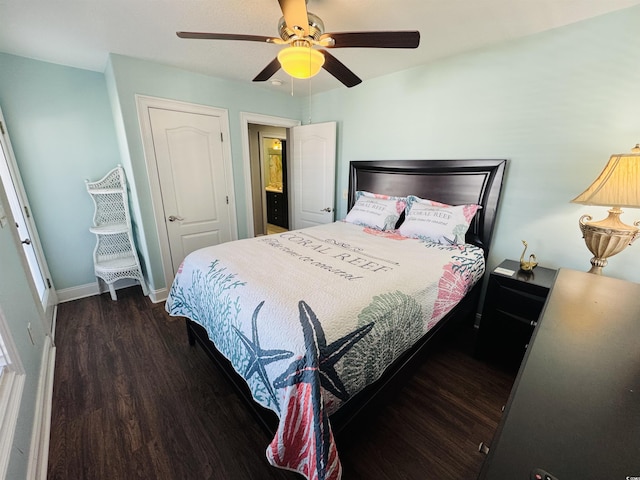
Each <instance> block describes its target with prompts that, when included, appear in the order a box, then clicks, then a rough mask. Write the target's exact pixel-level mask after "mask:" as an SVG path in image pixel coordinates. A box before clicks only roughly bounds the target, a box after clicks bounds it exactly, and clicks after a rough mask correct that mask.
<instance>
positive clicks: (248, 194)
mask: <svg viewBox="0 0 640 480" xmlns="http://www.w3.org/2000/svg"><path fill="white" fill-rule="evenodd" d="M250 123H255V124H258V125H266V126H269V127H284V128H291V127H297V126H299V125H301V122H300V120H294V119H291V118H284V117H273V116H271V115H262V114H260V113H250V112H240V133H241V135H242V169H243V170H244V192H245V204H246V213H247V219H246V222H247V237H249V238H251V237H253V236H255V231H254V228H253V192H252V191H251V148H250V145H249V124H250ZM287 148H290V147H289V146H287ZM287 158H289V157H287ZM290 188H291V185H289V189H290Z"/></svg>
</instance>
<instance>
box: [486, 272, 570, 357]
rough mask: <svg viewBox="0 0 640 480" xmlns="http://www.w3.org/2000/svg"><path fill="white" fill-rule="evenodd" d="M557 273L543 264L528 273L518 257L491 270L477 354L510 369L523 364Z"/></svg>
mask: <svg viewBox="0 0 640 480" xmlns="http://www.w3.org/2000/svg"><path fill="white" fill-rule="evenodd" d="M510 272H513V273H510ZM556 274H557V271H556V270H553V269H550V268H544V267H539V266H538V267H536V268H535V269H534V270H533V272H531V273H526V272H523V271H521V270H520V262H517V261H514V260H505V261H504V262H502V263H501V264H500V265H498V267H497V268H496V269H494V270H493V271H492V272H491V274H490V275H489V284H488V286H487V292H486V296H485V301H484V307H483V309H482V319H481V321H480V331H479V333H478V343H477V347H476V356H478V357H479V358H482V359H485V360H490V361H496V362H499V363H501V364H503V365H505V366H507V367H509V368H514V369H517V368H518V367H519V366H520V362H522V358H523V356H524V354H525V351H526V349H527V345H528V344H529V340H530V339H531V334H532V333H533V329H534V328H535V327H536V325H537V323H538V318H539V317H540V313H541V312H542V309H543V307H544V304H545V302H546V300H547V296H548V295H549V290H550V289H551V287H552V286H553V283H554V281H555V278H556Z"/></svg>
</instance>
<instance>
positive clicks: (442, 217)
mask: <svg viewBox="0 0 640 480" xmlns="http://www.w3.org/2000/svg"><path fill="white" fill-rule="evenodd" d="M480 208H482V207H481V206H480V205H457V206H452V205H447V204H444V203H439V202H435V201H433V200H426V199H422V198H419V197H416V196H414V195H409V196H408V197H407V209H406V211H405V219H404V222H402V225H400V228H399V230H398V231H399V232H400V235H402V236H404V237H410V238H421V239H423V240H427V241H430V242H435V243H439V244H441V245H462V244H464V243H465V234H466V233H467V230H469V225H470V224H471V221H472V220H473V217H474V215H475V214H476V212H477V211H478V210H479V209H480Z"/></svg>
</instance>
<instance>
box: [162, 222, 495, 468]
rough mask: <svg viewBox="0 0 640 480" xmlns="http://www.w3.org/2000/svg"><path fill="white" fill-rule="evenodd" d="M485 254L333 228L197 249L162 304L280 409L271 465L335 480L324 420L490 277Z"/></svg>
mask: <svg viewBox="0 0 640 480" xmlns="http://www.w3.org/2000/svg"><path fill="white" fill-rule="evenodd" d="M484 268H485V267H484V258H483V254H482V250H481V249H479V248H477V247H474V246H471V245H462V246H443V245H437V244H433V243H428V242H425V241H423V240H420V239H409V238H405V237H401V236H400V235H398V234H396V233H394V232H379V231H375V230H369V229H367V228H363V227H361V226H357V225H353V224H349V223H345V222H335V223H332V224H329V225H321V226H317V227H312V228H307V229H303V230H296V231H291V232H286V233H281V234H276V235H269V236H263V237H257V238H252V239H247V240H239V241H235V242H229V243H225V244H221V245H217V246H215V247H210V248H205V249H202V250H198V251H196V252H193V253H192V254H190V255H189V256H188V257H187V258H186V259H185V260H184V262H183V264H182V266H181V268H180V271H179V273H178V274H177V276H176V278H175V280H174V283H173V285H172V287H171V291H170V294H169V298H168V300H167V303H166V309H167V311H168V312H169V313H170V314H171V315H175V316H183V317H188V318H190V319H191V320H193V321H195V322H197V323H199V324H201V325H202V326H204V327H205V329H206V330H207V332H208V334H209V337H210V339H211V340H212V341H213V343H214V344H215V345H216V347H217V348H218V350H219V351H220V352H221V353H222V354H223V355H225V356H226V357H227V358H228V359H229V360H230V361H231V363H232V364H233V366H234V368H235V370H236V371H237V372H238V373H239V374H240V375H242V376H243V377H244V379H245V380H246V382H247V384H248V385H249V387H250V388H251V391H252V393H253V397H254V399H255V400H256V401H257V402H258V403H260V404H261V405H263V406H265V407H267V408H270V409H272V410H273V411H275V412H276V413H277V414H278V416H279V419H280V423H279V428H278V431H277V432H276V435H275V437H274V438H273V440H272V442H271V444H270V445H269V446H268V448H267V451H266V455H267V458H268V460H269V462H270V463H271V464H272V465H274V466H277V467H280V468H284V469H289V470H294V471H297V472H300V473H301V474H302V475H304V476H305V477H306V478H308V479H314V480H315V479H319V480H325V479H326V480H329V479H330V480H337V479H340V478H341V466H340V461H339V458H338V452H337V451H336V446H335V443H334V440H333V436H332V432H331V425H330V421H329V415H330V414H331V413H333V412H334V411H335V410H337V409H338V408H339V407H340V405H341V404H343V403H344V402H346V401H347V400H348V399H349V398H350V397H351V396H352V395H354V394H355V393H357V392H358V391H360V390H361V389H362V388H363V387H365V386H366V385H368V384H370V383H371V382H374V381H375V380H376V379H378V378H379V377H380V375H382V373H383V372H384V370H385V369H386V368H387V366H388V365H389V364H391V363H392V362H393V360H394V359H396V358H397V357H398V356H399V355H400V354H401V353H402V352H404V351H405V350H406V349H407V348H409V347H410V346H411V345H413V344H414V343H415V342H416V341H417V340H418V339H419V338H420V337H422V336H423V335H424V334H425V333H426V332H427V331H428V330H429V329H430V328H431V327H433V325H435V323H437V322H438V320H440V319H441V318H442V317H443V316H444V315H445V314H446V313H447V312H448V311H449V310H451V308H453V306H455V304H456V303H457V302H458V301H459V300H460V299H461V298H462V297H463V296H464V295H465V294H466V293H467V292H468V291H469V289H470V288H471V287H472V286H473V284H474V283H475V282H476V281H477V280H478V279H479V278H480V277H481V276H482V274H483V273H484Z"/></svg>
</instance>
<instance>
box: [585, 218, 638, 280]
mask: <svg viewBox="0 0 640 480" xmlns="http://www.w3.org/2000/svg"><path fill="white" fill-rule="evenodd" d="M621 213H622V210H621V209H620V208H619V207H612V208H611V209H610V210H609V216H608V217H607V218H605V219H604V220H600V221H599V222H591V216H590V215H583V216H582V217H580V220H579V224H580V230H581V231H582V236H583V238H584V241H585V243H586V245H587V248H588V249H589V251H590V252H591V253H592V254H593V258H592V259H591V270H589V273H595V274H597V275H600V274H602V269H603V267H605V266H606V265H607V259H608V258H609V257H612V256H614V255H616V254H618V253H620V252H621V251H623V250H624V249H625V248H627V246H628V245H631V244H632V243H633V242H634V240H635V239H636V238H638V236H640V229H639V228H638V226H640V220H638V221H636V222H634V224H633V226H632V225H627V224H626V223H624V222H622V221H621V220H620V214H621Z"/></svg>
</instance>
